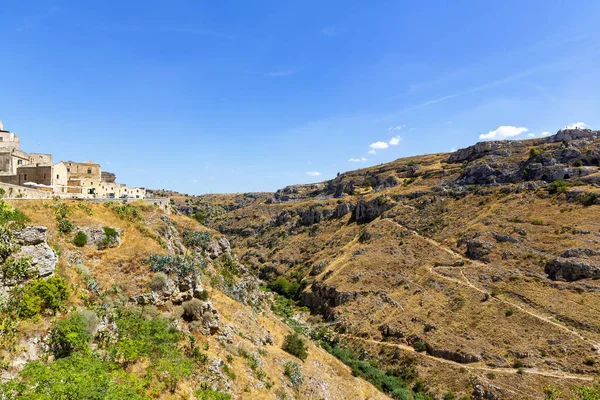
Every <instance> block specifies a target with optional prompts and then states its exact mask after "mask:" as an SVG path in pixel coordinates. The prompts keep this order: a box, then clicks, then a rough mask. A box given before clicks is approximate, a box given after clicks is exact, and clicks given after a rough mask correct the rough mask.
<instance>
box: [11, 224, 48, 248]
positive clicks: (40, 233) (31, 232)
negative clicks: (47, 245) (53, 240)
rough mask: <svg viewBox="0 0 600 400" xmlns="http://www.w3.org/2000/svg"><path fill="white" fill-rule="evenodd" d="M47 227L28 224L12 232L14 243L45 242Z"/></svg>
mask: <svg viewBox="0 0 600 400" xmlns="http://www.w3.org/2000/svg"><path fill="white" fill-rule="evenodd" d="M47 235H48V228H46V227H45V226H28V227H26V228H23V229H17V230H15V231H14V232H13V237H14V240H15V243H16V244H18V245H20V246H35V245H36V244H40V243H44V242H46V239H47Z"/></svg>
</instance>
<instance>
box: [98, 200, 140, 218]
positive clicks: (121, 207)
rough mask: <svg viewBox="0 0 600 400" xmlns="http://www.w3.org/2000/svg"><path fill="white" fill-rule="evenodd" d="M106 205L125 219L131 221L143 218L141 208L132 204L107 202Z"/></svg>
mask: <svg viewBox="0 0 600 400" xmlns="http://www.w3.org/2000/svg"><path fill="white" fill-rule="evenodd" d="M106 206H107V207H109V208H111V209H112V210H113V212H114V213H115V214H116V215H117V216H118V217H119V218H121V219H123V220H126V221H130V222H136V221H141V220H142V214H141V213H140V210H138V208H137V207H136V206H133V205H131V204H115V203H106Z"/></svg>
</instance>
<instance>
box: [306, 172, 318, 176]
mask: <svg viewBox="0 0 600 400" xmlns="http://www.w3.org/2000/svg"><path fill="white" fill-rule="evenodd" d="M306 175H308V176H320V175H321V173H320V172H318V171H308V172H307V173H306Z"/></svg>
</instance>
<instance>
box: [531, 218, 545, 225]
mask: <svg viewBox="0 0 600 400" xmlns="http://www.w3.org/2000/svg"><path fill="white" fill-rule="evenodd" d="M531 224H532V225H544V221H542V220H541V219H534V220H533V221H531Z"/></svg>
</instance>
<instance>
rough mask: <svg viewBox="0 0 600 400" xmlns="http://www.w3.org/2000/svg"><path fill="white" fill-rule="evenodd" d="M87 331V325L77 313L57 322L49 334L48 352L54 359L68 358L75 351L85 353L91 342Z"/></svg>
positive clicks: (83, 318)
mask: <svg viewBox="0 0 600 400" xmlns="http://www.w3.org/2000/svg"><path fill="white" fill-rule="evenodd" d="M87 329H88V323H87V321H86V319H85V317H84V316H83V315H82V314H79V313H75V314H73V315H71V316H70V317H69V318H68V319H64V320H62V321H59V322H58V323H57V324H56V326H55V327H54V329H53V330H52V333H51V334H50V340H49V345H50V351H51V352H52V353H53V354H54V356H55V357H56V358H63V357H68V356H70V355H71V354H72V353H73V352H75V351H77V352H80V353H87V352H88V351H89V343H90V341H91V340H92V336H91V335H90V334H89V333H88V332H87Z"/></svg>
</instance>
